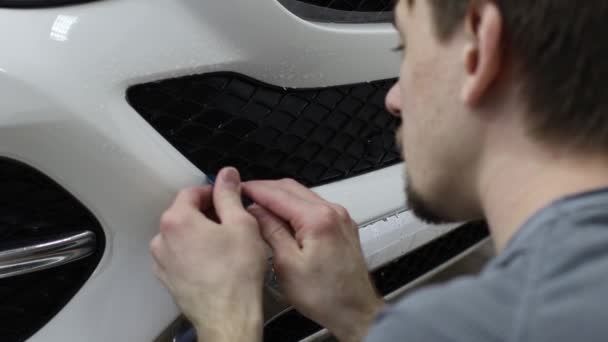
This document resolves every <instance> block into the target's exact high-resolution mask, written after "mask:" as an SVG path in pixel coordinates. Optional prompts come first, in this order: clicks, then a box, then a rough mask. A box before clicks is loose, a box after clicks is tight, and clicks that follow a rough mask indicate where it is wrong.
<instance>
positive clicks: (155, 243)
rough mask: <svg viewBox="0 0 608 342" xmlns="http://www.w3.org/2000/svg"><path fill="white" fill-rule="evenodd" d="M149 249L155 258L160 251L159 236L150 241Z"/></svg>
mask: <svg viewBox="0 0 608 342" xmlns="http://www.w3.org/2000/svg"><path fill="white" fill-rule="evenodd" d="M149 249H150V254H152V255H154V256H156V255H158V252H159V250H160V239H159V238H158V235H156V236H155V237H154V238H153V239H152V240H151V241H150V245H149Z"/></svg>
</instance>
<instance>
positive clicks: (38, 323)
mask: <svg viewBox="0 0 608 342" xmlns="http://www.w3.org/2000/svg"><path fill="white" fill-rule="evenodd" d="M0 189H1V191H0V250H2V249H3V247H6V246H8V245H11V244H14V243H15V242H16V241H23V240H32V239H37V238H46V237H53V236H57V235H63V234H65V233H75V232H79V231H83V230H89V231H92V232H94V233H95V234H96V237H97V249H96V252H95V254H94V255H91V256H89V257H87V258H84V259H81V260H79V261H76V262H73V263H71V264H69V265H65V266H60V267H57V268H54V269H50V270H46V271H41V272H36V273H33V274H29V275H23V276H18V277H13V278H6V279H0V322H2V323H1V324H0V341H3V342H10V341H23V340H25V339H27V338H28V337H30V336H31V335H32V334H34V333H35V332H36V331H37V330H39V329H40V328H41V327H42V326H44V325H45V324H46V323H47V322H48V321H49V320H50V319H51V318H52V317H53V316H54V315H55V314H57V313H58V312H59V311H60V310H61V308H62V307H63V306H64V305H65V304H66V303H67V302H68V301H69V300H70V299H71V298H72V296H73V295H74V294H75V293H76V292H77V291H78V289H79V288H80V287H81V286H82V285H83V284H84V282H85V281H86V280H87V279H88V277H89V276H90V275H91V273H92V272H93V270H94V268H95V267H96V266H97V263H98V262H99V259H100V258H101V255H102V253H103V248H104V235H103V232H102V230H101V227H100V225H99V223H98V222H97V221H96V219H95V218H94V217H93V216H92V215H91V214H90V213H89V211H88V210H87V209H86V208H85V207H83V206H82V205H81V204H80V203H79V202H78V201H77V200H76V199H75V198H74V197H72V196H71V195H70V194H68V193H67V192H66V191H65V190H63V189H62V188H61V187H60V186H59V185H57V184H56V183H55V182H53V181H52V180H50V179H49V178H48V177H46V176H45V175H43V174H42V173H40V172H38V171H36V170H34V169H32V168H31V167H29V166H26V165H24V164H22V163H19V162H16V161H13V160H9V159H4V158H0Z"/></svg>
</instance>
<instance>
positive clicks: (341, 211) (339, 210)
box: [333, 204, 350, 221]
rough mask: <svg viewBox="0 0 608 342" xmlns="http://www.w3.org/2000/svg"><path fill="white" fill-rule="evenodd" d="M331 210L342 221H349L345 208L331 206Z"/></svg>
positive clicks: (336, 205) (335, 205)
mask: <svg viewBox="0 0 608 342" xmlns="http://www.w3.org/2000/svg"><path fill="white" fill-rule="evenodd" d="M333 208H334V210H335V211H336V213H337V214H338V216H339V217H340V218H341V219H342V220H345V221H346V220H348V221H350V214H349V213H348V210H346V208H344V207H343V206H341V205H338V204H333Z"/></svg>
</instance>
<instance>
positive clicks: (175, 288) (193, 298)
mask: <svg viewBox="0 0 608 342" xmlns="http://www.w3.org/2000/svg"><path fill="white" fill-rule="evenodd" d="M214 216H215V217H216V218H217V221H219V222H216V220H213V219H212V217H214ZM150 251H151V253H152V255H153V256H154V259H155V264H154V269H155V273H156V275H157V276H158V278H159V279H160V280H161V281H162V282H163V283H164V284H165V286H166V287H167V288H168V289H169V291H170V292H171V294H172V295H173V297H174V298H175V301H176V303H177V305H178V306H179V307H180V309H181V310H182V312H183V313H184V315H185V316H186V317H188V319H190V321H191V322H192V323H193V324H194V326H195V327H196V330H197V333H198V336H199V338H200V340H204V341H256V340H258V341H259V340H261V336H262V320H263V318H262V284H263V281H264V274H265V271H266V266H267V264H266V246H265V243H264V241H263V240H262V237H261V235H260V231H259V227H258V223H257V221H256V219H255V218H254V217H253V216H252V215H251V214H249V213H248V212H247V211H246V210H245V208H243V205H242V203H241V181H240V176H239V174H238V171H236V169H234V168H225V169H223V170H222V171H220V173H219V174H218V177H217V182H216V184H215V186H214V187H211V186H205V187H198V188H191V189H186V190H183V191H181V192H180V193H179V194H178V196H177V198H176V199H175V202H174V203H173V205H172V206H171V207H170V208H169V209H168V210H167V211H166V212H165V213H164V214H163V215H162V218H161V224H160V234H158V235H156V236H155V237H154V239H152V241H151V242H150Z"/></svg>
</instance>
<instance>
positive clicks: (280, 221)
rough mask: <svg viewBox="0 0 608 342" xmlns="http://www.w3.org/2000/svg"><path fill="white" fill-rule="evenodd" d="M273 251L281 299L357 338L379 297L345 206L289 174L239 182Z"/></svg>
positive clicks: (377, 307) (343, 337)
mask: <svg viewBox="0 0 608 342" xmlns="http://www.w3.org/2000/svg"><path fill="white" fill-rule="evenodd" d="M243 190H244V191H245V193H246V194H247V195H248V196H249V197H250V198H251V199H252V200H253V201H254V202H255V203H257V204H256V205H254V206H252V207H250V208H249V212H251V213H252V214H253V215H254V216H255V217H256V219H257V220H258V223H259V224H260V226H261V230H262V235H263V237H264V239H265V240H266V242H268V244H269V245H270V246H271V247H272V249H273V252H274V268H275V272H276V273H277V277H278V279H279V284H280V285H281V287H282V289H283V291H284V293H285V295H286V297H287V299H288V300H289V301H290V302H291V303H292V304H293V305H294V306H295V307H296V308H297V309H298V310H299V311H300V312H301V313H302V314H304V315H306V316H308V317H309V318H311V319H312V320H314V321H316V322H318V323H319V324H321V325H323V326H325V327H326V328H328V329H329V330H330V331H331V332H332V333H333V334H334V335H335V336H336V337H338V339H340V340H341V341H359V340H361V339H362V338H363V337H364V335H365V334H366V332H367V329H368V328H369V326H370V324H371V322H372V321H373V319H374V317H375V316H376V314H377V313H378V312H379V311H380V310H382V308H383V306H384V302H383V301H382V300H381V299H380V298H379V297H378V295H377V293H376V291H375V289H374V287H373V285H372V283H371V281H370V278H369V273H368V270H367V267H366V264H365V259H364V257H363V253H362V251H361V244H360V241H359V234H358V229H357V225H356V224H355V223H354V222H353V220H352V219H351V218H350V216H349V214H348V212H347V211H346V210H345V209H344V208H342V207H340V206H338V205H336V204H332V203H329V202H327V201H325V200H323V199H322V198H320V197H319V196H318V195H316V194H315V193H313V192H312V191H310V190H308V189H307V188H306V187H304V186H302V185H300V184H298V183H297V182H295V181H293V180H280V181H253V182H246V183H244V184H243Z"/></svg>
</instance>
